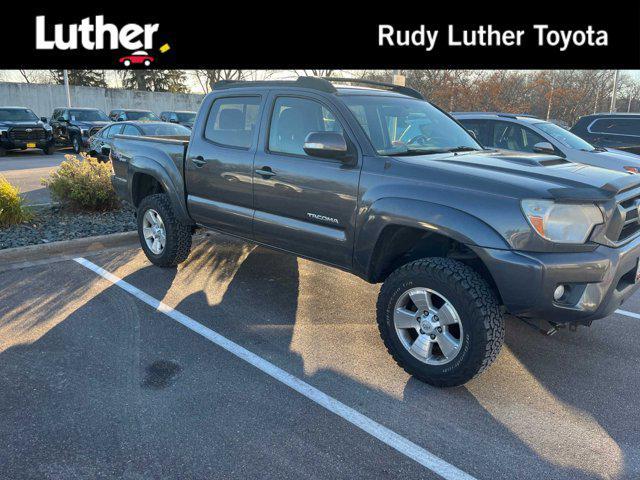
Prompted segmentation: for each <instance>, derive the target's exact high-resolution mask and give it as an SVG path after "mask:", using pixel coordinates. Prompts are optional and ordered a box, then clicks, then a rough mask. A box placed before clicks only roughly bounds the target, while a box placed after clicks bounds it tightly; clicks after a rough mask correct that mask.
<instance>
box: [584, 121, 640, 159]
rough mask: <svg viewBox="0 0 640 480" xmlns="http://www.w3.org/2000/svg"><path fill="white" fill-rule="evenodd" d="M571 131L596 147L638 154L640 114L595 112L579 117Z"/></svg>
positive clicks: (639, 149)
mask: <svg viewBox="0 0 640 480" xmlns="http://www.w3.org/2000/svg"><path fill="white" fill-rule="evenodd" d="M571 132H572V133H574V134H576V135H577V136H579V137H580V138H583V139H584V140H586V141H587V142H589V143H591V144H592V145H595V146H597V147H603V148H615V149H618V150H624V151H625V152H630V153H635V154H639V155H640V114H637V113H596V114H594V115H585V116H584V117H580V118H579V119H578V121H577V122H576V124H575V125H574V126H573V128H571Z"/></svg>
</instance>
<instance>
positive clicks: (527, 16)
mask: <svg viewBox="0 0 640 480" xmlns="http://www.w3.org/2000/svg"><path fill="white" fill-rule="evenodd" d="M145 3H147V2H145ZM458 3H459V4H457V3H456V2H448V3H446V6H444V7H443V6H440V7H439V8H438V9H436V8H435V7H434V4H433V3H432V2H431V3H429V4H424V6H417V5H420V4H414V5H416V6H409V5H404V6H402V7H399V6H398V7H397V9H394V4H389V8H381V7H380V6H378V7H376V6H375V4H374V3H370V4H369V6H361V7H358V8H355V7H353V8H351V9H347V8H346V7H340V8H337V7H336V4H334V3H327V4H326V5H322V4H315V3H313V4H300V5H298V6H290V7H285V6H274V5H261V6H259V7H255V6H251V5H250V4H246V5H243V6H234V5H231V6H229V7H227V8H223V7H222V6H216V4H207V5H208V8H204V7H203V5H205V4H203V3H201V2H189V3H186V2H184V3H182V4H180V3H172V4H162V3H158V4H157V5H153V6H150V7H149V8H146V9H142V8H133V7H128V6H127V7H123V6H122V5H123V4H122V3H118V6H117V8H113V5H108V4H107V3H106V2H86V3H85V4H84V5H80V6H78V5H77V4H76V5H74V4H71V2H67V3H66V4H65V2H64V1H63V2H58V3H55V4H53V2H50V3H49V4H47V5H42V6H38V5H34V4H32V3H30V4H29V5H27V6H24V7H20V8H19V10H14V11H11V12H9V13H8V14H7V13H4V14H3V24H4V26H5V27H4V28H3V30H2V31H0V37H1V42H2V43H1V44H2V46H3V49H2V53H1V55H0V68H3V69H16V68H29V69H41V68H100V69H105V68H106V69H111V68H264V69H272V68H278V69H280V68H283V69H291V68H333V69H336V68H339V69H357V68H368V69H371V68H519V69H533V68H536V69H537V68H624V69H634V68H640V4H635V5H633V6H618V7H616V8H615V9H611V13H609V11H608V10H607V11H603V10H606V9H602V8H600V9H598V10H595V9H590V8H589V7H588V4H586V3H581V4H580V5H573V6H572V5H565V4H563V6H562V7H561V6H554V7H553V8H549V6H548V5H543V4H537V5H536V4H531V5H528V4H526V5H525V4H522V3H521V2H514V1H512V2H483V3H482V4H478V3H476V4H474V5H472V6H468V5H467V4H464V3H462V2H458ZM14 5H15V4H14ZM163 5H166V6H164V7H163ZM14 8H15V7H14ZM5 9H6V7H5ZM400 10H401V11H400ZM139 52H144V54H143V53H139Z"/></svg>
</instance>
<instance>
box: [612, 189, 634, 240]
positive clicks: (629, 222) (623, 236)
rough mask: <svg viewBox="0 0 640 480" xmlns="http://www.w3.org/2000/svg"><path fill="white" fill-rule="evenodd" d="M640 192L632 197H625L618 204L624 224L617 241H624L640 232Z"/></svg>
mask: <svg viewBox="0 0 640 480" xmlns="http://www.w3.org/2000/svg"><path fill="white" fill-rule="evenodd" d="M639 208H640V194H636V195H634V196H633V197H631V198H625V199H624V200H622V201H621V202H620V203H619V204H618V210H619V212H620V216H621V217H622V225H621V227H622V228H621V229H620V233H619V234H618V236H617V239H615V240H614V241H616V242H623V241H625V240H627V239H629V238H631V237H633V236H634V235H636V234H637V233H638V232H640V216H639V212H638V209H639Z"/></svg>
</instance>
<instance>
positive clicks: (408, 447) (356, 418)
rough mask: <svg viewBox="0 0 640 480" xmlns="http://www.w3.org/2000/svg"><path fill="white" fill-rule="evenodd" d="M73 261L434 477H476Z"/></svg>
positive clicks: (97, 270) (128, 287)
mask: <svg viewBox="0 0 640 480" xmlns="http://www.w3.org/2000/svg"><path fill="white" fill-rule="evenodd" d="M74 260H75V261H76V262H78V263H79V264H80V265H82V266H84V267H86V268H88V269H89V270H92V271H93V272H95V273H97V274H98V275H100V276H101V277H102V278H104V279H105V280H108V281H109V282H111V283H113V284H114V285H117V286H118V287H120V288H122V289H123V290H125V291H127V292H128V293H130V294H131V295H133V296H134V297H136V298H138V299H139V300H142V301H143V302H144V303H146V304H147V305H149V306H150V307H152V308H154V309H155V310H157V311H158V312H161V313H164V314H165V315H167V316H168V317H170V318H172V319H173V320H175V321H176V322H178V323H180V324H182V325H183V326H185V327H187V328H188V329H189V330H192V331H193V332H195V333H197V334H199V335H202V336H203V337H204V338H206V339H207V340H209V341H211V342H213V343H215V344H216V345H218V346H219V347H222V348H224V349H225V350H226V351H228V352H229V353H232V354H233V355H235V356H236V357H238V358H241V359H242V360H244V361H245V362H247V363H249V364H251V365H253V366H254V367H256V368H257V369H259V370H262V371H263V372H264V373H266V374H267V375H269V376H271V377H273V378H275V379H276V380H278V381H279V382H282V383H284V384H285V385H287V386H288V387H290V388H292V389H293V390H295V391H296V392H298V393H300V394H302V395H304V396H305V397H307V398H308V399H310V400H312V401H314V402H315V403H317V404H318V405H320V406H322V407H324V408H326V409H327V410H329V411H331V412H333V413H335V414H336V415H338V416H339V417H342V418H343V419H344V420H346V421H347V422H349V423H351V424H353V425H355V426H356V427H358V428H360V429H361V430H364V431H365V432H367V433H368V434H370V435H372V436H374V437H375V438H377V439H378V440H380V441H381V442H383V443H385V444H387V445H389V446H390V447H391V448H393V449H395V450H397V451H398V452H400V453H402V454H403V455H406V456H407V457H409V458H411V459H413V460H415V461H416V462H418V463H419V464H420V465H423V466H424V467H426V468H428V469H429V470H431V471H432V472H434V473H436V474H437V475H440V476H441V477H442V478H445V479H447V480H475V478H474V477H472V476H471V475H469V474H468V473H465V472H463V471H462V470H460V469H458V468H457V467H454V466H453V465H451V464H449V463H447V462H445V461H444V460H442V459H441V458H440V457H438V456H436V455H434V454H433V453H431V452H429V451H427V450H425V449H424V448H422V447H420V446H419V445H416V444H415V443H413V442H411V441H410V440H408V439H406V438H405V437H403V436H402V435H399V434H398V433H396V432H394V431H393V430H390V429H388V428H387V427H385V426H383V425H380V424H379V423H378V422H376V421H375V420H372V419H370V418H369V417H367V416H365V415H363V414H362V413H360V412H358V411H357V410H354V409H353V408H351V407H349V406H347V405H345V404H344V403H342V402H340V401H338V400H336V399H335V398H333V397H331V396H329V395H327V394H326V393H323V392H322V391H320V390H318V389H317V388H315V387H312V386H311V385H309V384H308V383H306V382H304V381H302V380H300V379H299V378H298V377H295V376H293V375H291V374H290V373H288V372H286V371H284V370H282V369H281V368H279V367H277V366H275V365H274V364H272V363H271V362H268V361H267V360H265V359H264V358H262V357H260V356H258V355H256V354H255V353H253V352H250V351H249V350H247V349H246V348H244V347H241V346H240V345H238V344H237V343H235V342H232V341H231V340H229V339H228V338H226V337H223V336H222V335H220V334H219V333H217V332H215V331H213V330H211V329H210V328H207V327H205V326H204V325H202V324H200V323H198V322H196V321H195V320H194V319H192V318H191V317H188V316H187V315H185V314H184V313H181V312H179V311H178V310H176V309H174V308H173V307H170V306H169V305H166V304H164V303H162V302H161V301H160V300H157V299H155V298H153V297H152V296H150V295H148V294H146V293H145V292H143V291H142V290H140V289H138V288H136V287H134V286H133V285H131V284H130V283H127V282H125V281H124V280H122V279H121V278H119V277H117V276H116V275H114V274H112V273H111V272H108V271H107V270H105V269H103V268H101V267H99V266H98V265H96V264H94V263H92V262H90V261H88V260H87V259H85V258H75V259H74Z"/></svg>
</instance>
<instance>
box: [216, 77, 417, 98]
mask: <svg viewBox="0 0 640 480" xmlns="http://www.w3.org/2000/svg"><path fill="white" fill-rule="evenodd" d="M333 82H336V83H354V84H361V85H369V86H372V87H377V88H381V89H384V90H391V91H393V92H397V93H401V94H403V95H407V96H409V97H413V98H418V99H420V100H424V97H423V96H422V94H421V93H420V92H418V91H417V90H414V89H413V88H410V87H404V86H402V85H394V84H392V83H383V82H375V81H373V80H364V79H359V78H340V77H298V78H297V79H295V80H252V81H245V80H220V81H219V82H216V83H214V84H213V90H222V89H225V88H239V87H246V88H250V87H302V88H312V89H314V90H319V91H321V92H326V93H336V92H337V91H338V90H336V87H334V86H333Z"/></svg>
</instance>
